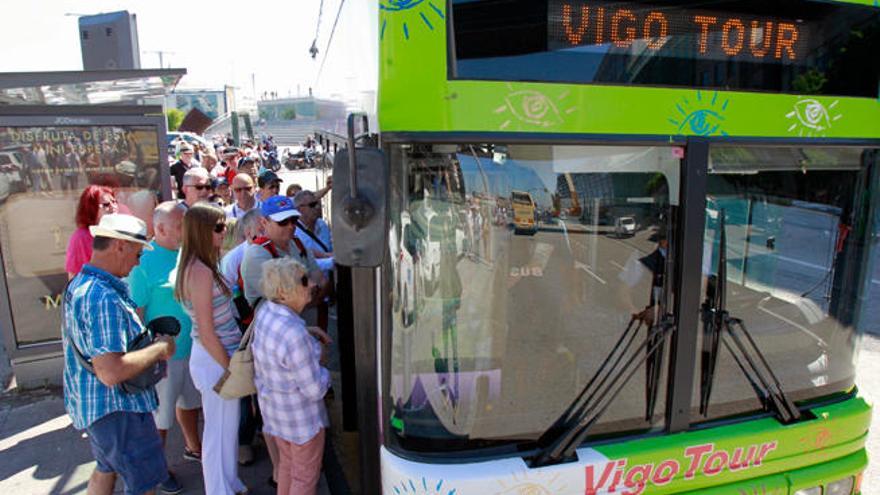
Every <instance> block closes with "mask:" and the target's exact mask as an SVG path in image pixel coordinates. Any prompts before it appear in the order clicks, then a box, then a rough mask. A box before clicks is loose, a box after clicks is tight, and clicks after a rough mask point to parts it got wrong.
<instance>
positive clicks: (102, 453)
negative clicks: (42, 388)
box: [86, 412, 168, 495]
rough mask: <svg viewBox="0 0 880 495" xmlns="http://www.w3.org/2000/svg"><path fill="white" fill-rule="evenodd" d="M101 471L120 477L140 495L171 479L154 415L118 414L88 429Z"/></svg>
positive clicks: (127, 489) (128, 489)
mask: <svg viewBox="0 0 880 495" xmlns="http://www.w3.org/2000/svg"><path fill="white" fill-rule="evenodd" d="M86 431H87V432H88V434H89V443H91V445H92V453H93V454H94V456H95V461H96V462H97V463H98V471H100V472H102V473H116V474H117V475H118V476H119V477H121V478H122V481H123V482H124V483H125V493H126V494H127V495H128V494H131V495H139V494H141V493H145V492H148V491H150V490H153V489H155V488H156V485H158V484H159V483H161V482H162V481H164V480H165V478H167V477H168V467H167V465H166V464H165V452H164V450H163V449H162V439H161V437H159V431H158V430H157V429H156V423H155V421H153V415H152V414H150V413H134V412H114V413H111V414H108V415H107V416H104V417H103V418H101V419H99V420H97V421H95V422H94V423H92V424H91V425H89V426H88V427H87V428H86Z"/></svg>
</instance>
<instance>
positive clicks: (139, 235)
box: [89, 213, 153, 251]
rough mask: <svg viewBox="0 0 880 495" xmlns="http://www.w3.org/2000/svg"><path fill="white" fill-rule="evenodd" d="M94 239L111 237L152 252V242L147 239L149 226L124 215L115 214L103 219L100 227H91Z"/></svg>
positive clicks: (135, 218)
mask: <svg viewBox="0 0 880 495" xmlns="http://www.w3.org/2000/svg"><path fill="white" fill-rule="evenodd" d="M89 232H91V234H92V237H110V238H113V239H121V240H123V241H129V242H137V243H139V244H143V245H144V249H147V250H150V251H152V249H153V246H150V241H149V239H147V224H146V223H144V221H143V220H141V219H139V218H137V217H135V216H132V215H125V214H122V213H113V214H110V215H104V216H102V217H101V221H100V222H99V223H98V225H92V226H91V227H89Z"/></svg>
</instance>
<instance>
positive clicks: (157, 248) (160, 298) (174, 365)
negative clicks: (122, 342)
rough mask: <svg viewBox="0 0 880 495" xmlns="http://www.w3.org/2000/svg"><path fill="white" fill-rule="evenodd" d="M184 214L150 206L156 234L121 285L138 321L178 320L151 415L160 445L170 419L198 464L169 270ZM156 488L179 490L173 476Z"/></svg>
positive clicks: (188, 341)
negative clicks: (126, 289)
mask: <svg viewBox="0 0 880 495" xmlns="http://www.w3.org/2000/svg"><path fill="white" fill-rule="evenodd" d="M185 211H186V210H184V209H183V207H181V206H180V205H179V204H178V203H177V202H174V201H166V202H164V203H162V204H160V205H159V206H157V207H156V209H155V212H154V214H153V228H154V230H155V234H156V235H155V238H154V239H153V241H152V242H151V243H150V246H152V248H153V250H152V251H148V252H146V253H144V255H143V256H141V261H140V264H139V265H138V266H136V267H135V268H134V269H133V270H132V271H131V274H129V276H128V278H127V279H126V281H127V282H128V286H129V289H130V290H131V298H132V300H133V301H134V302H135V304H136V305H137V307H138V313H139V314H140V315H141V318H142V319H143V320H144V321H153V320H155V319H156V318H159V317H161V316H173V317H174V318H176V319H177V321H179V322H180V333H179V334H178V335H177V337H176V339H175V343H176V347H177V351H176V352H175V353H174V356H173V357H172V358H171V360H170V361H169V362H168V369H167V375H166V376H165V378H163V379H162V380H161V381H160V382H159V383H157V384H156V393H157V394H158V396H159V407H158V409H156V411H155V414H154V417H155V420H156V427H157V428H159V435H160V436H161V437H162V443H163V445H164V444H165V443H166V439H167V436H168V430H169V429H171V426H172V425H173V423H174V419H175V417H176V418H177V423H178V424H179V425H180V430H181V432H182V433H183V440H184V447H183V457H184V459H188V460H191V461H200V460H201V456H202V442H201V440H200V439H199V412H200V408H201V402H202V401H201V396H200V395H199V391H198V390H196V387H195V385H194V384H193V381H192V377H191V376H190V372H189V356H190V349H191V348H192V338H191V336H190V330H191V328H192V321H191V320H190V317H189V315H188V314H187V313H186V311H184V309H183V306H181V305H180V303H179V302H178V301H177V300H176V299H174V284H175V280H176V277H175V275H176V272H175V268H176V267H177V256H178V254H179V253H180V240H181V235H182V227H183V225H182V224H183V214H184V212H185ZM161 488H162V491H163V492H164V493H177V492H180V490H181V488H180V484H179V483H178V482H177V480H176V479H175V477H174V476H173V475H171V476H169V478H168V479H166V480H165V481H164V482H163V483H162V486H161Z"/></svg>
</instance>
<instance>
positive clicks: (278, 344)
mask: <svg viewBox="0 0 880 495" xmlns="http://www.w3.org/2000/svg"><path fill="white" fill-rule="evenodd" d="M261 285H262V289H263V294H264V295H265V296H266V301H265V302H264V303H262V304H261V305H260V307H259V309H258V310H257V314H256V317H255V319H254V340H253V343H252V349H253V354H254V373H255V376H254V382H255V383H256V386H257V397H258V398H259V401H260V408H261V409H262V411H263V433H264V434H268V435H270V436H271V437H272V438H273V439H274V442H275V446H276V447H277V449H278V452H279V454H280V456H279V457H280V459H279V462H278V467H277V476H278V480H277V481H278V494H279V495H294V494H296V495H301V494H303V495H312V494H314V493H315V490H316V489H317V485H318V479H319V478H320V475H321V457H322V454H323V452H324V435H325V433H324V431H325V429H326V428H327V427H328V426H329V425H330V422H329V419H328V417H327V409H326V408H325V407H324V395H325V394H326V393H327V389H328V388H329V387H330V373H329V372H328V371H327V368H325V367H324V366H322V361H323V359H324V353H323V352H322V344H323V345H324V346H326V345H327V344H329V343H330V337H329V336H327V334H326V333H324V332H323V331H322V330H321V329H320V328H317V327H306V324H305V321H304V320H303V319H302V317H301V316H300V313H302V310H303V308H305V306H306V305H307V304H308V303H309V301H310V300H311V297H312V295H311V294H312V290H313V289H314V282H312V281H311V279H310V278H309V276H308V273H307V270H306V268H305V267H304V266H303V265H302V264H301V263H299V262H298V261H296V260H294V259H292V258H276V259H273V260H270V261H266V262H265V263H263V277H262V280H261ZM324 348H326V347H324Z"/></svg>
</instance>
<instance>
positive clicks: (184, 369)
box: [153, 359, 202, 430]
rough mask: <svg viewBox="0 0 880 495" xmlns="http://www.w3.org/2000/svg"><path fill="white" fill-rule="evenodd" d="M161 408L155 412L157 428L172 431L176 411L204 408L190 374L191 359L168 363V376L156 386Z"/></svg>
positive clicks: (175, 360)
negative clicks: (176, 408)
mask: <svg viewBox="0 0 880 495" xmlns="http://www.w3.org/2000/svg"><path fill="white" fill-rule="evenodd" d="M156 395H157V396H158V397H159V408H158V409H156V410H155V411H153V417H154V418H155V419H156V428H159V429H160V430H170V429H171V427H172V426H173V425H174V417H175V415H174V409H175V407H178V408H180V409H186V410H189V409H198V408H200V407H202V395H201V394H200V393H199V391H198V390H197V389H196V386H195V385H194V384H193V381H192V375H190V373H189V359H173V360H171V361H168V368H167V375H166V376H165V378H163V379H162V380H160V381H159V383H157V384H156Z"/></svg>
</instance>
